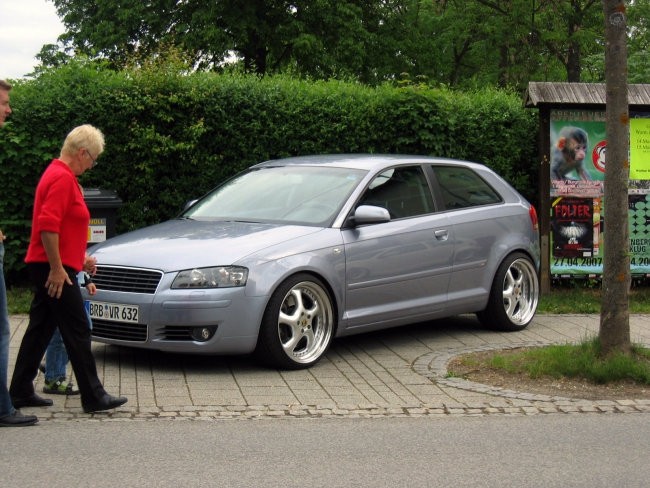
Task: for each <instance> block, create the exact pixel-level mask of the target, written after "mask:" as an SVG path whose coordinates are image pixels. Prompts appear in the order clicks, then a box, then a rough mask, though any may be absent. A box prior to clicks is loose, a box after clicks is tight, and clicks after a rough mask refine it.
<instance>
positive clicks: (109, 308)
mask: <svg viewBox="0 0 650 488" xmlns="http://www.w3.org/2000/svg"><path fill="white" fill-rule="evenodd" d="M86 310H87V311H88V313H89V314H90V318H91V319H102V320H111V321H113V322H128V323H131V324H137V323H138V315H139V313H138V312H139V308H138V306H137V305H126V304H123V303H106V302H95V301H92V300H87V301H86Z"/></svg>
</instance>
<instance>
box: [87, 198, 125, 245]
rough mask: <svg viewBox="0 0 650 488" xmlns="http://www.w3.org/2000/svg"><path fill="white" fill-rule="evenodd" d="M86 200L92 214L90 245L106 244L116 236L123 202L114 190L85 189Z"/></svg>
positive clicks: (89, 235) (89, 229)
mask: <svg viewBox="0 0 650 488" xmlns="http://www.w3.org/2000/svg"><path fill="white" fill-rule="evenodd" d="M84 200H85V201H86V206H87V207H88V211H89V212H90V226H89V227H88V245H89V246H90V245H92V244H97V243H99V242H104V241H105V240H106V239H108V238H110V237H113V236H115V235H116V231H115V226H116V222H117V210H118V209H119V208H120V206H121V205H122V200H121V199H120V198H119V197H118V196H117V194H116V193H115V192H114V191H112V190H104V189H102V188H85V189H84Z"/></svg>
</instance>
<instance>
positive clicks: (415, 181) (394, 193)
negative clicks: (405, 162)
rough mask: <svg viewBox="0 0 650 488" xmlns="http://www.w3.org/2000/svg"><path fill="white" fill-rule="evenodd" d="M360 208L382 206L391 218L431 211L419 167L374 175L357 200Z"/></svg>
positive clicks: (393, 169)
mask: <svg viewBox="0 0 650 488" xmlns="http://www.w3.org/2000/svg"><path fill="white" fill-rule="evenodd" d="M359 204H360V205H375V206H378V207H383V208H385V209H386V210H388V212H389V213H390V217H391V218H392V219H399V218H404V217H414V216H417V215H424V214H427V213H431V212H433V209H434V207H433V199H432V198H431V191H430V190H429V185H428V183H427V180H426V177H425V176H424V172H423V171H422V168H421V167H420V166H398V167H395V168H391V169H388V170H386V171H384V172H382V173H380V174H379V175H377V176H376V177H375V178H374V179H373V180H372V182H371V183H370V185H369V186H368V189H367V190H366V192H365V193H364V195H363V196H362V197H361V200H360V202H359Z"/></svg>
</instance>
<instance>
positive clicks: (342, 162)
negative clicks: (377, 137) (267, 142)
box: [252, 154, 485, 171]
mask: <svg viewBox="0 0 650 488" xmlns="http://www.w3.org/2000/svg"><path fill="white" fill-rule="evenodd" d="M413 163H427V164H445V165H449V164H462V165H466V166H471V167H482V168H485V166H484V165H482V164H478V163H473V162H469V161H462V160H459V159H451V158H440V157H433V156H417V155H409V154H314V155H309V156H295V157H288V158H282V159H271V160H269V161H264V162H263V163H259V164H256V165H254V166H252V167H253V168H263V167H271V166H332V167H341V168H350V169H362V170H368V171H369V170H372V169H376V168H378V167H385V166H396V165H400V164H413Z"/></svg>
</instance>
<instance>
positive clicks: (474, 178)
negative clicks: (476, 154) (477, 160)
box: [432, 166, 501, 210]
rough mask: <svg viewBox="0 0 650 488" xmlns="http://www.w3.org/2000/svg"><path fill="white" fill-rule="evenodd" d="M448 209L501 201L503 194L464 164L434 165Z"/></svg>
mask: <svg viewBox="0 0 650 488" xmlns="http://www.w3.org/2000/svg"><path fill="white" fill-rule="evenodd" d="M432 169H433V172H434V173H435V175H436V179H437V181H438V184H439V185H440V189H441V193H442V200H443V202H444V206H445V209H446V210H455V209H459V208H467V207H475V206H477V205H488V204H493V203H499V202H501V196H500V195H499V194H498V193H497V192H496V191H494V190H493V189H492V187H491V186H490V185H488V184H487V183H486V182H485V180H483V179H482V178H481V177H480V176H479V175H477V174H476V173H475V172H474V171H472V170H471V169H469V168H465V167H463V166H433V167H432Z"/></svg>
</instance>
